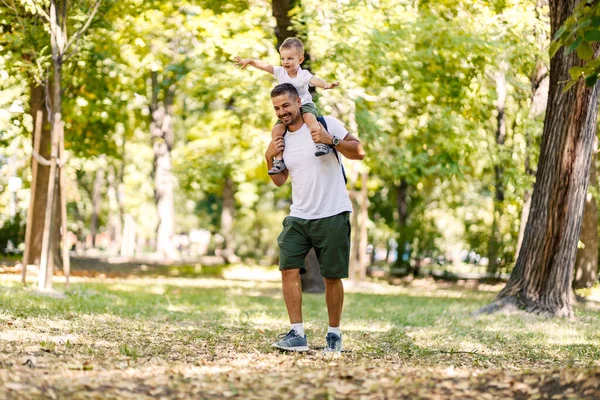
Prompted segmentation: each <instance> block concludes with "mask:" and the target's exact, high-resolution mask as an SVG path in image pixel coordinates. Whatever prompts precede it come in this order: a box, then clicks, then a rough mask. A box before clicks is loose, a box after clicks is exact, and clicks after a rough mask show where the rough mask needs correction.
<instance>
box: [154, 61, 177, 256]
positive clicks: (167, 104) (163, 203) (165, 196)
mask: <svg viewBox="0 0 600 400" xmlns="http://www.w3.org/2000/svg"><path fill="white" fill-rule="evenodd" d="M159 91H160V86H159V82H158V73H157V72H156V71H153V72H152V102H151V104H150V115H151V118H152V120H151V122H150V133H151V137H152V149H153V150H154V164H153V169H152V177H153V178H154V200H155V202H156V211H157V216H158V225H157V228H156V252H157V253H159V254H161V255H162V256H163V257H165V258H166V259H169V260H174V259H176V258H177V252H176V251H175V247H174V246H173V235H174V234H175V205H174V199H173V186H174V177H173V174H172V162H171V150H172V149H173V142H174V138H175V134H174V131H173V123H172V114H173V112H172V111H173V110H172V108H173V100H174V96H175V86H174V85H171V86H169V87H167V88H165V90H164V98H163V99H162V101H160V102H159V99H158V95H159Z"/></svg>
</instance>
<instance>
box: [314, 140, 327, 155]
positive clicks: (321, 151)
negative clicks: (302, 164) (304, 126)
mask: <svg viewBox="0 0 600 400" xmlns="http://www.w3.org/2000/svg"><path fill="white" fill-rule="evenodd" d="M329 151H330V150H329V146H327V145H326V144H323V143H319V144H317V151H316V152H315V156H317V157H321V156H324V155H325V154H329Z"/></svg>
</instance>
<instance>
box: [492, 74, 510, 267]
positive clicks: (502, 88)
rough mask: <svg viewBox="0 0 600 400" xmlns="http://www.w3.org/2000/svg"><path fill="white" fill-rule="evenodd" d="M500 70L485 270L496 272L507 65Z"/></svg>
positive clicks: (502, 173) (500, 211) (502, 182)
mask: <svg viewBox="0 0 600 400" xmlns="http://www.w3.org/2000/svg"><path fill="white" fill-rule="evenodd" d="M501 64H502V65H501V67H500V70H499V71H498V72H497V73H496V95H497V96H498V98H497V100H496V112H497V114H498V115H497V116H496V121H497V126H496V152H497V154H496V156H497V157H498V159H497V161H496V165H494V171H495V182H494V190H495V196H494V211H493V212H494V220H493V222H492V232H491V235H490V242H489V246H488V259H489V264H488V267H487V272H488V273H490V274H496V273H497V272H498V266H499V263H498V261H499V260H498V256H499V253H500V247H501V246H502V238H501V234H500V221H501V219H502V206H503V203H504V167H503V157H502V153H503V151H504V142H505V141H506V115H505V113H504V111H505V107H506V75H505V70H506V69H507V67H508V66H506V65H504V63H501Z"/></svg>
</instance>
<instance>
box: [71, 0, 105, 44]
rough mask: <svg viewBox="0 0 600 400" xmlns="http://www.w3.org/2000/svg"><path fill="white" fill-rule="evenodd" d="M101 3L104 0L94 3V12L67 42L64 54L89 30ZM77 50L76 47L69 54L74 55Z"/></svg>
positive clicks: (97, 0)
mask: <svg viewBox="0 0 600 400" xmlns="http://www.w3.org/2000/svg"><path fill="white" fill-rule="evenodd" d="M101 3H102V0H96V3H94V6H93V7H92V13H91V14H90V16H89V17H88V19H87V21H85V24H84V25H83V26H82V27H81V29H79V30H78V31H77V32H75V34H74V35H73V36H72V37H71V39H70V40H69V41H68V42H67V45H66V46H65V50H64V51H63V54H66V53H67V50H69V47H71V46H72V45H73V43H75V42H77V40H79V37H80V36H81V35H83V34H84V33H85V31H87V29H88V28H89V27H90V24H91V23H92V21H93V19H94V17H95V16H96V13H97V12H98V8H99V7H100V4H101ZM75 52H76V49H75V50H73V51H72V52H71V53H69V55H72V54H74V53H75Z"/></svg>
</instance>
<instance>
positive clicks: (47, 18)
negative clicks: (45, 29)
mask: <svg viewBox="0 0 600 400" xmlns="http://www.w3.org/2000/svg"><path fill="white" fill-rule="evenodd" d="M32 1H33V5H34V6H35V10H36V11H37V12H38V13H39V14H40V15H41V16H42V17H44V18H45V19H46V21H47V22H50V15H48V13H47V12H46V11H44V9H43V8H42V6H40V5H39V4H38V2H37V0H32Z"/></svg>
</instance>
